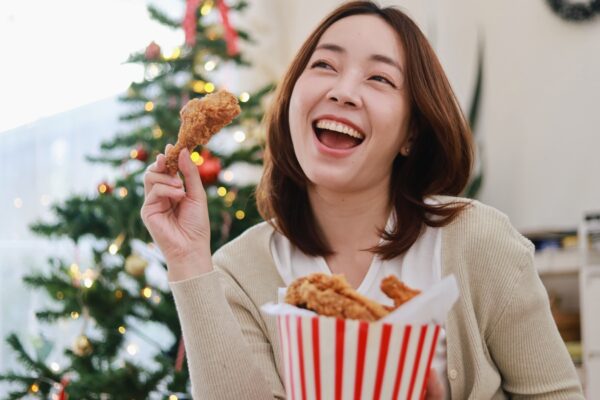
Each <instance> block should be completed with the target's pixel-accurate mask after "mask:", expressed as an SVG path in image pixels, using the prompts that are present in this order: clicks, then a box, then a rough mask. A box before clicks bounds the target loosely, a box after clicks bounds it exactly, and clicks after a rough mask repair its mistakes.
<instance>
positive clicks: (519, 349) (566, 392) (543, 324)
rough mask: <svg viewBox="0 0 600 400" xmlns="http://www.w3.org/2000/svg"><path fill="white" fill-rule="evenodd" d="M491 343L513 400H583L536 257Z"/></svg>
mask: <svg viewBox="0 0 600 400" xmlns="http://www.w3.org/2000/svg"><path fill="white" fill-rule="evenodd" d="M506 295H508V296H510V297H509V299H508V301H507V302H506V305H505V306H504V309H503V310H501V311H500V316H499V318H498V320H497V321H496V323H495V325H494V326H493V327H492V329H491V331H490V332H491V333H490V335H489V338H488V340H487V344H488V348H489V350H490V354H491V356H492V357H493V359H494V361H495V363H496V365H497V366H498V368H499V370H500V373H501V374H502V382H503V383H502V386H503V389H504V391H505V392H507V393H510V395H511V398H514V399H583V396H582V394H581V386H580V383H579V379H578V378H577V374H576V371H575V367H574V365H573V362H572V361H571V358H570V356H569V354H568V352H567V349H566V346H565V344H564V342H563V341H562V339H561V337H560V335H559V333H558V330H557V328H556V324H555V323H554V320H553V318H552V314H551V312H550V305H549V301H548V296H547V294H546V291H545V289H544V287H543V284H542V282H541V280H540V278H539V276H538V274H537V271H536V270H535V267H534V265H533V259H532V257H531V255H530V256H529V257H527V260H526V261H525V262H524V265H522V268H521V271H520V275H519V277H518V280H517V281H516V285H515V286H514V287H513V290H512V292H511V293H506Z"/></svg>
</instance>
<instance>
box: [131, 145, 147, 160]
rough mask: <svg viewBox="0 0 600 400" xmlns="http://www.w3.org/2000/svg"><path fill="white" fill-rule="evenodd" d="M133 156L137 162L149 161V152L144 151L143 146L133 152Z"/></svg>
mask: <svg viewBox="0 0 600 400" xmlns="http://www.w3.org/2000/svg"><path fill="white" fill-rule="evenodd" d="M132 155H133V156H134V157H133V158H135V159H136V160H139V161H142V162H146V161H147V160H148V152H147V151H146V149H144V147H143V146H138V147H137V148H136V149H135V150H134V151H132Z"/></svg>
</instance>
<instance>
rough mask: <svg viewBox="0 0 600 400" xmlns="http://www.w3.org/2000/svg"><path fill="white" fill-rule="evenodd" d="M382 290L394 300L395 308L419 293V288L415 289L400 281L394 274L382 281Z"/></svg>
mask: <svg viewBox="0 0 600 400" xmlns="http://www.w3.org/2000/svg"><path fill="white" fill-rule="evenodd" d="M381 291H382V292H383V293H385V294H386V296H387V297H389V298H390V299H392V300H394V308H398V307H400V306H401V305H402V304H404V303H406V302H407V301H409V300H410V299H412V298H413V297H415V296H416V295H418V294H419V293H421V291H420V290H418V289H413V288H410V287H408V286H406V285H405V284H404V283H403V282H401V281H399V280H398V278H396V277H395V276H394V275H390V276H388V277H386V278H384V279H383V280H382V281H381Z"/></svg>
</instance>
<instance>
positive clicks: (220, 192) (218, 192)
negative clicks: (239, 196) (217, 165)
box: [217, 186, 227, 197]
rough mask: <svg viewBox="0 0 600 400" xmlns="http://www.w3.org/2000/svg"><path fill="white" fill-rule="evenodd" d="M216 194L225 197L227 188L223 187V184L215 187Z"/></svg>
mask: <svg viewBox="0 0 600 400" xmlns="http://www.w3.org/2000/svg"><path fill="white" fill-rule="evenodd" d="M217 194H218V195H219V196H221V197H225V195H226V194H227V189H225V187H223V186H219V188H218V189H217Z"/></svg>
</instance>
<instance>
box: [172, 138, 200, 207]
mask: <svg viewBox="0 0 600 400" xmlns="http://www.w3.org/2000/svg"><path fill="white" fill-rule="evenodd" d="M178 162H179V170H180V171H181V173H182V174H183V177H184V178H185V190H186V192H187V193H188V195H189V196H190V197H191V198H192V199H193V200H200V199H202V198H203V197H204V196H205V192H204V187H203V186H202V181H201V180H200V174H198V168H197V167H196V164H194V163H193V162H192V160H191V159H190V152H189V150H188V149H183V150H181V153H179V160H178Z"/></svg>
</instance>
